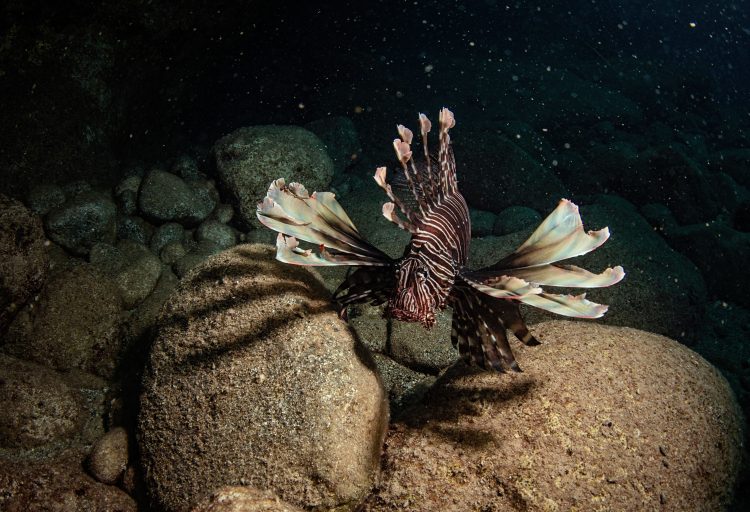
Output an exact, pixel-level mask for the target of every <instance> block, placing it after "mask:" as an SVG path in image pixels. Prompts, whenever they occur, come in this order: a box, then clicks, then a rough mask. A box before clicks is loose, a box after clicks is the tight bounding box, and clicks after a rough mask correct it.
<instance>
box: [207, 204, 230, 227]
mask: <svg viewBox="0 0 750 512" xmlns="http://www.w3.org/2000/svg"><path fill="white" fill-rule="evenodd" d="M211 215H212V216H213V218H214V219H216V220H218V221H219V222H221V223H222V224H229V222H230V221H231V220H232V217H234V208H232V205H231V204H226V203H219V204H217V205H216V208H214V211H213V213H212V214H211Z"/></svg>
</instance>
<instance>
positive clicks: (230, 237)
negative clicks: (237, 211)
mask: <svg viewBox="0 0 750 512" xmlns="http://www.w3.org/2000/svg"><path fill="white" fill-rule="evenodd" d="M195 239H196V240H197V241H198V242H203V241H210V242H213V243H215V244H216V245H217V246H219V247H221V248H222V249H228V248H230V247H232V246H234V245H237V233H236V232H235V230H234V229H232V228H231V227H229V226H227V225H226V224H222V223H221V222H219V221H216V220H210V219H209V220H207V221H204V222H203V223H202V224H201V225H200V226H198V229H197V230H196V231H195Z"/></svg>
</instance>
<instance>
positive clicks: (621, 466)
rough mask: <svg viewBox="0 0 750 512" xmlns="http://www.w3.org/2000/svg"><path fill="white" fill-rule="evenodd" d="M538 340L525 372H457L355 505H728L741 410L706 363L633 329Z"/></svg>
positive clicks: (548, 331)
mask: <svg viewBox="0 0 750 512" xmlns="http://www.w3.org/2000/svg"><path fill="white" fill-rule="evenodd" d="M538 333H539V337H540V339H541V340H542V342H543V343H542V345H540V346H537V347H525V346H518V345H516V346H517V347H518V348H517V356H518V360H519V363H520V364H521V366H522V367H523V369H524V373H518V374H516V373H514V374H504V375H501V374H497V373H490V372H482V371H478V370H476V369H472V368H469V367H467V366H465V365H463V364H459V365H457V366H454V367H452V368H451V370H449V371H448V372H447V373H446V374H445V375H443V376H442V377H441V378H440V379H439V380H438V382H437V384H436V385H435V386H434V387H433V388H432V390H431V391H430V392H429V393H428V395H427V397H426V399H425V400H424V401H423V402H422V403H421V404H420V405H418V406H417V407H415V408H414V409H412V410H411V411H409V413H408V414H405V415H404V419H403V421H401V422H397V423H395V424H394V425H393V426H392V427H391V430H390V433H389V437H388V439H387V441H386V444H387V450H386V453H385V461H384V468H386V469H385V473H384V475H383V478H382V484H381V485H380V487H379V489H378V490H377V491H376V493H375V494H373V495H372V496H371V497H370V499H368V502H367V503H366V505H365V506H364V507H363V509H364V510H367V511H373V512H374V511H378V512H381V511H391V510H393V511H395V510H405V509H408V510H413V511H420V510H493V511H498V512H501V511H517V510H535V511H536V510H539V511H541V510H573V509H580V510H595V509H596V510H610V509H615V510H644V509H662V508H664V507H666V508H668V509H670V510H706V511H714V510H715V511H719V510H724V509H725V507H726V506H727V505H728V504H729V502H730V500H731V497H732V487H733V484H734V482H735V481H736V478H737V474H738V470H739V467H740V460H741V452H742V432H741V415H740V412H739V410H738V407H737V404H736V402H735V399H734V396H733V395H732V392H731V390H730V388H729V386H728V385H727V382H726V381H725V380H724V378H723V377H722V376H721V374H720V373H719V372H718V371H717V370H716V369H715V368H714V367H712V366H711V365H710V364H709V363H707V362H706V361H705V360H704V359H702V358H701V357H700V356H699V355H697V354H696V353H694V352H692V351H691V350H689V349H687V348H686V347H684V346H683V345H680V344H679V343H677V342H675V341H672V340H670V339H668V338H665V337H662V336H658V335H655V334H651V333H647V332H644V331H639V330H636V329H631V328H623V327H611V326H604V325H600V324H585V323H582V322H565V321H555V322H546V323H544V324H543V325H541V326H539V329H538Z"/></svg>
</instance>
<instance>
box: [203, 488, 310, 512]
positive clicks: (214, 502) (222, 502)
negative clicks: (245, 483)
mask: <svg viewBox="0 0 750 512" xmlns="http://www.w3.org/2000/svg"><path fill="white" fill-rule="evenodd" d="M192 512H302V509H301V508H297V507H295V506H293V505H290V504H289V503H285V502H283V501H281V499H280V498H279V497H278V496H276V495H275V494H274V493H272V492H270V491H262V490H260V489H255V488H254V487H222V488H221V489H219V490H217V491H216V492H213V493H212V494H211V495H210V496H208V497H206V498H205V499H203V500H201V501H200V503H198V505H196V507H195V508H193V510H192Z"/></svg>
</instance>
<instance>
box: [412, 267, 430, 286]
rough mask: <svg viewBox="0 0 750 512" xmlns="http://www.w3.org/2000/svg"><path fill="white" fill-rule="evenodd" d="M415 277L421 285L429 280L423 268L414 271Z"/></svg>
mask: <svg viewBox="0 0 750 512" xmlns="http://www.w3.org/2000/svg"><path fill="white" fill-rule="evenodd" d="M414 276H415V277H416V278H417V281H419V282H420V283H423V282H424V280H425V279H427V270H426V269H423V268H418V269H417V270H415V271H414Z"/></svg>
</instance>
